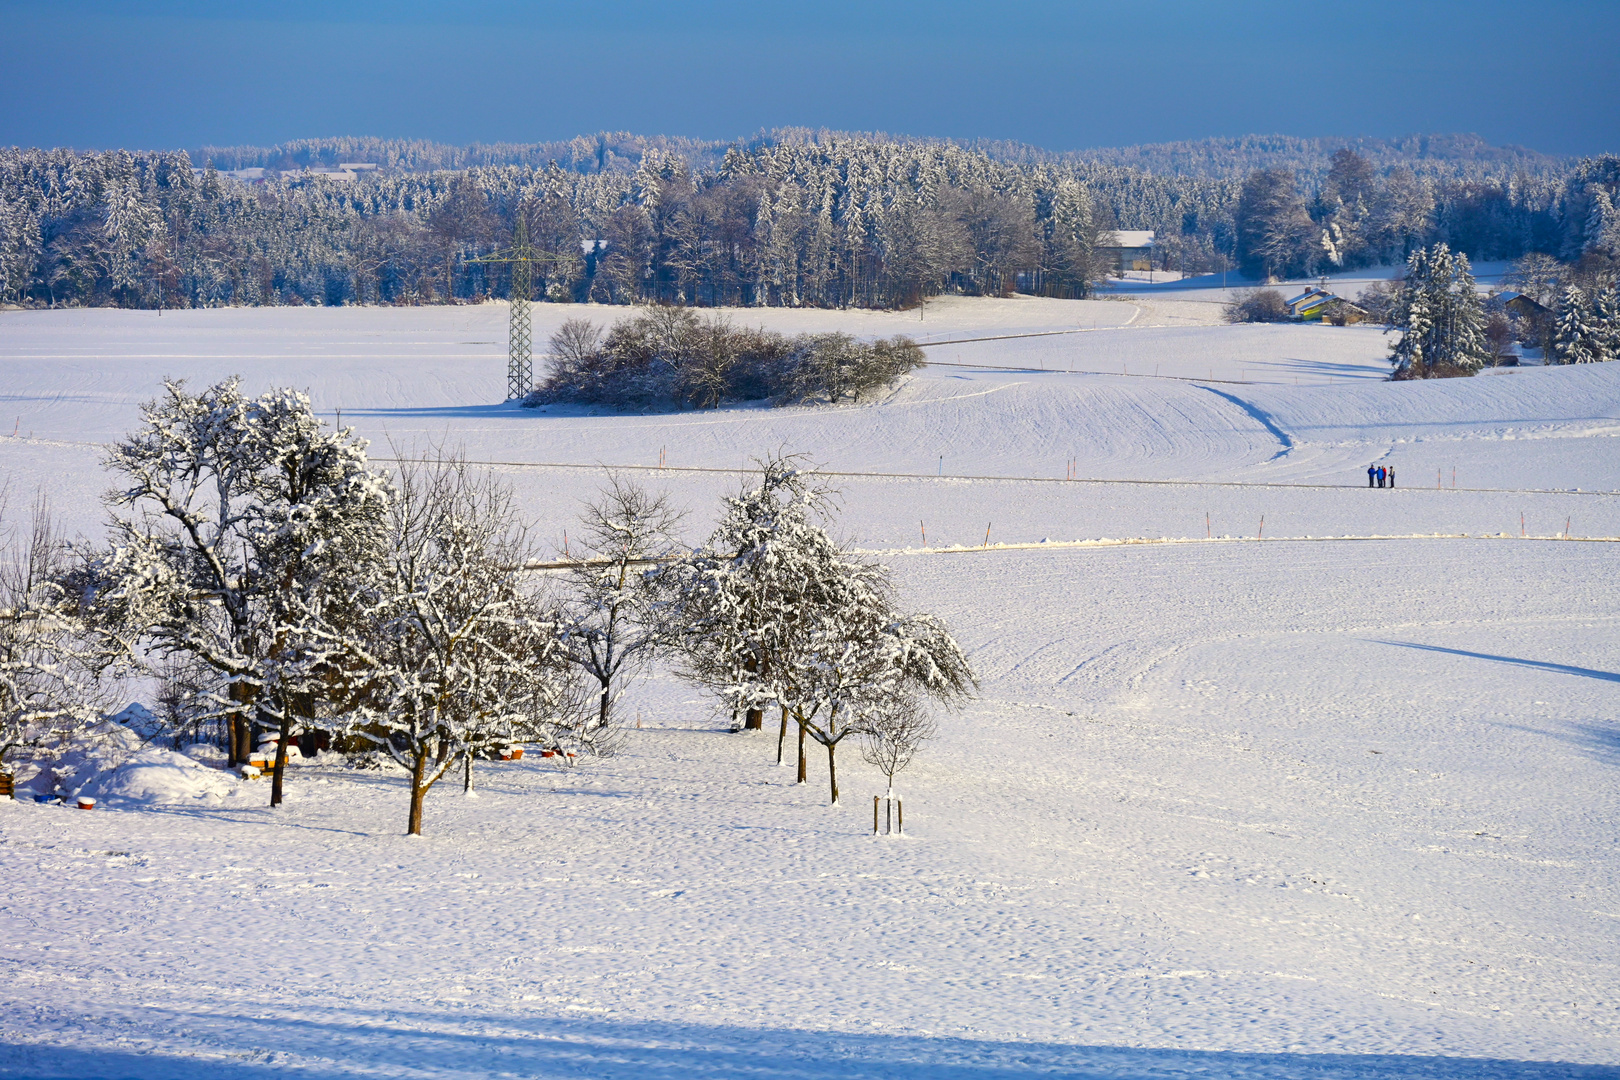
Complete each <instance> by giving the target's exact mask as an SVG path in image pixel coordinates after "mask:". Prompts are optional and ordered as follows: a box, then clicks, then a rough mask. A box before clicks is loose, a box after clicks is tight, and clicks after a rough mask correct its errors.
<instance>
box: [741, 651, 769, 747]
mask: <svg viewBox="0 0 1620 1080" xmlns="http://www.w3.org/2000/svg"><path fill="white" fill-rule="evenodd" d="M743 670H744V671H746V672H748V673H749V674H750V675H752V674H757V673H758V672H759V661H758V660H757V659H755V658H754V657H752V656H750V657H749V658H748V662H747V663H746V664H744V665H743ZM764 728H765V710H764V709H749V710H748V711H747V712H746V713H744V714H743V730H744V731H763V730H764Z"/></svg>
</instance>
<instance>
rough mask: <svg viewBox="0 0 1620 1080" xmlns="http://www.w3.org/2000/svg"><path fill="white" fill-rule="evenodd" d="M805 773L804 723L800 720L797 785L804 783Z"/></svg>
mask: <svg viewBox="0 0 1620 1080" xmlns="http://www.w3.org/2000/svg"><path fill="white" fill-rule="evenodd" d="M805 773H806V770H805V760H804V721H803V720H800V721H799V783H801V784H802V783H804V778H805Z"/></svg>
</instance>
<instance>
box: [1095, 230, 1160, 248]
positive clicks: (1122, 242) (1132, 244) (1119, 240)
mask: <svg viewBox="0 0 1620 1080" xmlns="http://www.w3.org/2000/svg"><path fill="white" fill-rule="evenodd" d="M1098 245H1099V246H1101V247H1120V248H1149V247H1152V246H1153V230H1152V229H1114V230H1112V231H1111V232H1105V233H1103V234H1102V236H1100V237H1098Z"/></svg>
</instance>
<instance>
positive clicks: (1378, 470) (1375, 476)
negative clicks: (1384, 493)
mask: <svg viewBox="0 0 1620 1080" xmlns="http://www.w3.org/2000/svg"><path fill="white" fill-rule="evenodd" d="M1386 481H1387V482H1386ZM1367 486H1368V487H1394V486H1395V466H1393V465H1389V466H1384V465H1369V466H1367Z"/></svg>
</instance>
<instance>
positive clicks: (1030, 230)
mask: <svg viewBox="0 0 1620 1080" xmlns="http://www.w3.org/2000/svg"><path fill="white" fill-rule="evenodd" d="M356 162H365V163H371V164H375V165H376V166H377V168H376V169H374V170H365V171H359V172H353V171H351V172H349V173H338V172H334V171H330V170H332V169H334V168H335V167H336V166H338V165H341V164H345V163H356ZM243 170H249V171H251V173H252V174H251V175H236V176H233V175H230V174H231V173H233V172H238V173H239V172H241V171H243ZM323 170H324V171H323ZM1617 201H1620V158H1617V157H1614V156H1603V157H1598V158H1589V159H1584V160H1579V161H1576V160H1566V159H1559V158H1552V157H1548V156H1546V155H1541V154H1537V153H1534V152H1532V151H1528V150H1522V149H1519V148H1511V147H1509V148H1500V147H1490V146H1488V145H1486V144H1484V143H1483V142H1481V141H1480V140H1478V139H1477V138H1474V137H1471V136H1426V137H1421V138H1413V139H1407V140H1370V139H1359V140H1350V141H1348V142H1347V141H1343V140H1328V139H1318V140H1306V139H1290V138H1283V137H1250V138H1246V139H1237V140H1207V141H1204V142H1189V143H1175V144H1160V145H1157V146H1144V147H1133V148H1127V149H1123V150H1102V151H1088V152H1085V153H1074V154H1052V153H1048V152H1045V151H1041V150H1037V149H1035V148H1032V147H1026V146H1021V145H1017V144H1009V143H990V142H981V143H971V144H959V143H951V142H946V141H939V140H913V139H901V138H895V137H890V136H885V135H874V134H863V135H849V134H838V133H828V132H810V131H803V130H782V131H776V132H771V133H767V134H762V135H759V136H756V137H754V138H752V139H749V140H742V141H738V142H735V143H724V144H722V143H716V142H704V141H700V140H691V139H679V138H644V137H637V136H631V135H627V134H623V133H617V134H610V133H603V134H600V135H597V136H592V137H581V138H577V139H574V140H572V141H570V142H566V143H562V142H558V143H541V144H529V145H515V144H513V145H488V146H472V147H449V146H443V145H439V144H434V143H427V142H411V141H403V140H394V141H390V140H380V139H326V140H307V141H301V142H295V143H288V144H284V145H281V146H277V147H270V148H254V147H228V148H227V147H208V148H202V149H199V150H196V151H192V152H184V151H175V152H132V151H123V150H118V151H105V152H77V151H73V150H66V149H53V150H45V149H32V148H17V147H12V148H4V149H0V301H3V302H7V303H14V304H23V305H29V306H63V305H69V306H71V305H117V306H128V307H158V306H215V305H229V304H243V305H259V304H327V305H339V304H356V303H362V304H371V303H404V304H423V303H447V302H467V301H477V300H481V299H486V298H490V297H504V296H506V295H507V293H508V291H509V279H508V276H507V272H506V270H505V269H504V268H503V267H502V266H500V265H491V264H477V263H472V262H470V261H469V260H471V259H473V258H476V257H477V256H480V255H485V254H488V253H490V252H492V251H496V250H498V249H500V248H502V247H504V246H507V245H509V244H510V243H511V240H512V235H513V232H514V228H515V224H516V221H517V219H518V216H519V215H522V216H523V217H524V218H525V221H526V225H527V228H528V234H529V236H530V237H531V238H532V240H533V242H534V244H535V246H536V247H537V248H538V249H539V250H541V251H542V252H545V253H547V255H548V261H547V262H546V263H545V264H544V265H543V267H541V268H540V270H539V271H538V273H537V275H536V282H535V298H536V299H541V300H552V301H584V300H590V301H597V302H602V303H615V304H624V303H640V302H664V303H672V304H684V305H696V306H709V305H720V304H736V305H787V306H800V305H803V306H823V307H842V306H858V307H899V306H906V305H909V304H913V303H915V302H917V301H918V300H919V299H921V298H925V297H928V296H933V295H939V294H941V293H962V294H969V295H1005V294H1008V293H1011V292H1013V291H1021V292H1032V293H1038V294H1043V295H1050V296H1060V297H1083V296H1086V295H1088V294H1089V293H1090V292H1091V290H1092V289H1093V288H1094V287H1095V285H1096V283H1097V282H1098V281H1100V280H1101V279H1102V278H1103V277H1104V276H1105V274H1106V273H1107V271H1108V269H1109V262H1108V259H1107V257H1106V253H1104V252H1101V251H1099V248H1100V247H1102V246H1104V244H1105V242H1106V238H1105V235H1104V234H1105V232H1106V230H1109V229H1113V228H1122V229H1151V230H1153V231H1154V232H1155V233H1156V234H1157V236H1158V244H1157V254H1156V260H1157V262H1158V265H1160V266H1162V267H1164V268H1166V269H1173V270H1184V271H1189V272H1198V271H1212V270H1220V269H1224V268H1228V267H1232V268H1239V269H1242V270H1244V271H1245V272H1248V273H1250V274H1252V275H1255V276H1262V277H1264V276H1275V275H1284V274H1300V273H1309V274H1314V273H1320V272H1326V271H1329V270H1333V269H1339V268H1345V269H1349V268H1355V267H1359V266H1367V265H1376V264H1391V263H1399V262H1403V261H1404V260H1405V259H1406V257H1407V256H1408V255H1409V254H1410V253H1411V252H1412V251H1414V250H1416V249H1418V248H1420V247H1422V246H1425V245H1429V244H1433V243H1439V242H1444V243H1446V244H1448V245H1450V247H1451V248H1452V249H1453V250H1455V251H1459V252H1461V253H1464V254H1466V255H1468V256H1469V257H1470V258H1472V259H1474V260H1475V261H1478V260H1489V259H1517V258H1520V257H1522V256H1524V255H1526V254H1529V253H1533V252H1539V253H1543V254H1546V255H1549V256H1552V257H1555V258H1558V259H1562V260H1567V261H1573V260H1576V259H1580V258H1582V257H1590V256H1597V257H1600V258H1603V259H1612V258H1614V257H1615V256H1616V255H1617V254H1620V210H1617V209H1616V202H1617Z"/></svg>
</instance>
